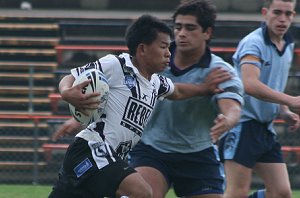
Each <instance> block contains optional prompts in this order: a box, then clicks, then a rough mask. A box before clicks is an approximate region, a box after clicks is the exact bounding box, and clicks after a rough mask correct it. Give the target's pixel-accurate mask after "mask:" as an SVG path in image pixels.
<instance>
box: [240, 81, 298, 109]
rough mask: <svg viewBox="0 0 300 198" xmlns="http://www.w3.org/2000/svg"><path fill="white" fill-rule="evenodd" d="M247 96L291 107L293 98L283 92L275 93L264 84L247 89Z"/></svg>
mask: <svg viewBox="0 0 300 198" xmlns="http://www.w3.org/2000/svg"><path fill="white" fill-rule="evenodd" d="M245 92H246V94H248V95H250V96H253V97H255V98H257V99H259V100H263V101H266V102H271V103H276V104H281V105H289V102H290V101H291V100H292V98H293V97H292V96H290V95H288V94H285V93H283V92H279V91H275V90H273V89H271V88H270V87H268V86H266V85H264V84H263V83H253V84H252V85H251V87H247V88H245Z"/></svg>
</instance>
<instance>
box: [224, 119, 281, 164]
mask: <svg viewBox="0 0 300 198" xmlns="http://www.w3.org/2000/svg"><path fill="white" fill-rule="evenodd" d="M219 154H220V158H221V161H224V160H234V161H235V162H237V163H239V164H242V165H244V166H246V167H248V168H253V167H254V166H255V164H256V163H257V162H262V163H283V158H282V153H281V146H280V144H279V142H278V141H277V140H276V135H274V134H273V133H272V132H271V131H269V130H268V124H266V123H260V122H257V121H255V120H250V121H246V122H242V123H240V124H239V125H237V126H236V127H234V128H233V129H231V130H230V131H229V132H228V133H227V134H226V136H225V137H223V138H222V139H221V141H220V145H219Z"/></svg>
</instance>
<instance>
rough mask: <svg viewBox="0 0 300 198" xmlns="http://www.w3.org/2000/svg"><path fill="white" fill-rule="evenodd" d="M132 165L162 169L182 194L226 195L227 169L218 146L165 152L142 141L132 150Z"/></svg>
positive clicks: (168, 179)
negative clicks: (225, 176) (219, 155)
mask: <svg viewBox="0 0 300 198" xmlns="http://www.w3.org/2000/svg"><path fill="white" fill-rule="evenodd" d="M129 165H131V166H132V167H134V168H135V167H139V166H149V167H153V168H155V169H157V170H159V171H160V172H161V173H162V174H163V175H164V176H165V178H166V180H167V181H168V183H169V185H170V186H173V188H174V191H175V193H176V195H177V196H178V197H182V196H192V195H205V194H223V188H224V174H223V173H224V171H223V166H222V165H221V163H220V161H219V159H218V154H217V151H216V149H215V148H214V147H210V148H208V149H205V150H203V151H200V152H195V153H163V152H160V151H158V150H156V149H154V148H153V147H151V146H148V145H145V144H144V143H142V142H141V141H140V142H139V143H138V144H137V145H136V146H135V147H134V148H133V150H132V151H131V152H130V153H129Z"/></svg>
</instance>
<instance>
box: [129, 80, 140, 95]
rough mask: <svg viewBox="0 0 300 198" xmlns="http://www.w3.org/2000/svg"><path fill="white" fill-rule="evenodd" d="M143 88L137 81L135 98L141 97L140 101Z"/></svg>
mask: <svg viewBox="0 0 300 198" xmlns="http://www.w3.org/2000/svg"><path fill="white" fill-rule="evenodd" d="M131 90H132V91H131V92H133V89H131ZM136 91H138V93H139V94H136ZM141 95H142V94H141V86H140V83H139V81H136V87H135V96H134V95H133V96H134V97H135V98H137V96H139V99H141Z"/></svg>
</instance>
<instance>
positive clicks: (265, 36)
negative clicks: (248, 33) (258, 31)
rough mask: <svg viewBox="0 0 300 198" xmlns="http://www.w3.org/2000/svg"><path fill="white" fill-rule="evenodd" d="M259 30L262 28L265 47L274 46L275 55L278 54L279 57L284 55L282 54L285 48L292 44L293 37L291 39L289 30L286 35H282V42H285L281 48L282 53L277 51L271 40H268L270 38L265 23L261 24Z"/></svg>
mask: <svg viewBox="0 0 300 198" xmlns="http://www.w3.org/2000/svg"><path fill="white" fill-rule="evenodd" d="M261 28H262V31H263V36H264V40H265V43H266V44H267V45H272V46H274V47H275V49H276V51H277V53H278V54H279V55H282V54H284V52H285V50H286V48H287V46H288V45H289V44H291V43H293V37H292V34H291V32H290V30H288V31H287V33H286V34H284V35H283V39H284V41H285V45H284V47H283V50H282V51H279V50H278V49H277V47H276V45H275V44H274V43H273V42H272V41H271V38H270V36H269V34H268V27H267V25H266V23H262V25H261Z"/></svg>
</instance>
